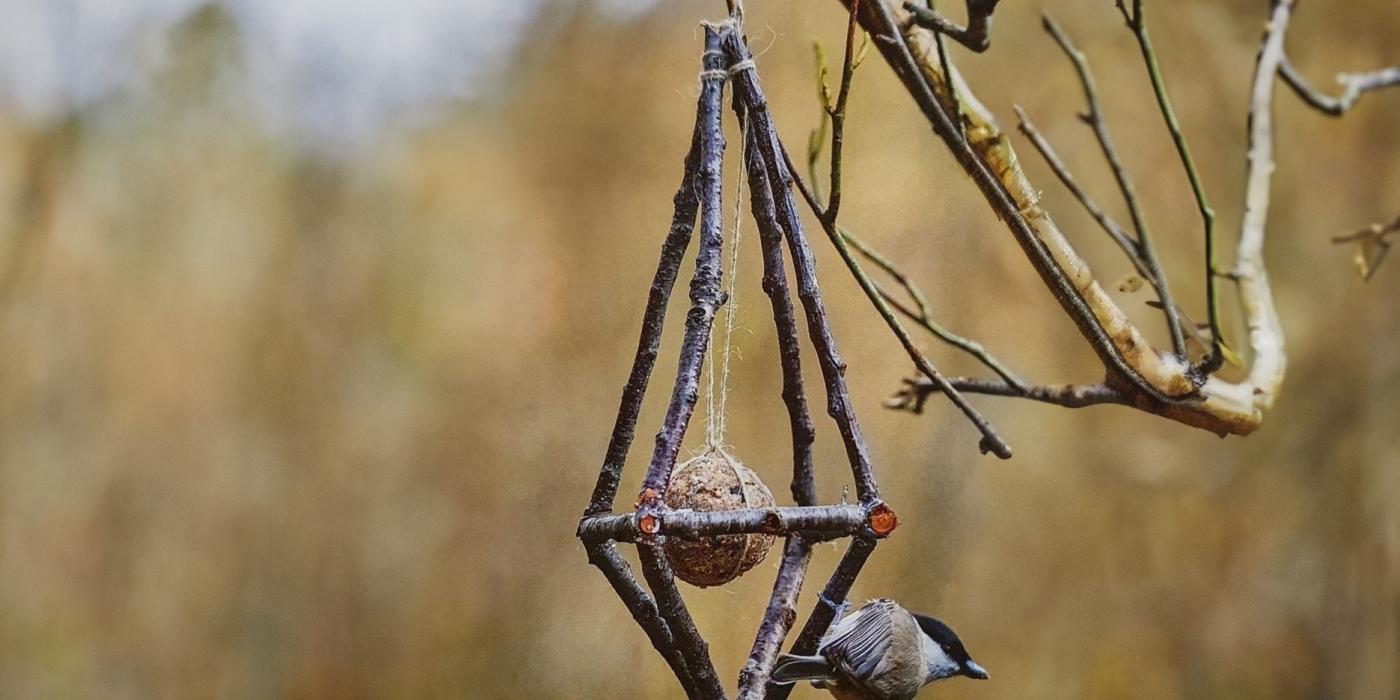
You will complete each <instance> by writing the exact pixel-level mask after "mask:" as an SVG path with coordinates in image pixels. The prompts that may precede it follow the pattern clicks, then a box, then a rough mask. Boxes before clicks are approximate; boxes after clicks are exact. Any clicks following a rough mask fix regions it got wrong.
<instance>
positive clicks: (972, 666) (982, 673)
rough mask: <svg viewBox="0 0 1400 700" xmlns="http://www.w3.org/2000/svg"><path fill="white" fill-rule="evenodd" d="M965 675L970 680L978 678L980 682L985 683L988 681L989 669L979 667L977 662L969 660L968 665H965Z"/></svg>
mask: <svg viewBox="0 0 1400 700" xmlns="http://www.w3.org/2000/svg"><path fill="white" fill-rule="evenodd" d="M963 675H964V676H967V677H968V678H976V679H977V680H979V681H985V680H987V669H985V668H982V667H981V666H978V665H977V662H976V661H973V660H972V659H968V660H967V663H965V664H963Z"/></svg>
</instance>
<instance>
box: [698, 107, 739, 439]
mask: <svg viewBox="0 0 1400 700" xmlns="http://www.w3.org/2000/svg"><path fill="white" fill-rule="evenodd" d="M741 131H742V132H743V146H742V147H741V148H740V158H739V167H738V176H737V178H736V181H737V183H738V184H737V186H736V188H735V190H736V191H735V195H734V197H735V201H734V239H733V242H732V243H731V244H730V246H729V279H728V284H727V288H726V289H725V298H726V300H727V301H726V302H725V305H724V337H723V343H724V349H723V351H722V353H721V355H720V360H719V363H718V364H719V365H720V370H719V391H718V393H717V392H716V391H715V364H716V362H715V343H714V342H711V343H710V344H709V347H708V348H707V349H706V354H707V355H708V357H707V358H706V360H705V364H706V366H707V367H708V372H707V374H706V387H705V393H706V398H705V409H706V417H705V442H706V447H707V448H709V449H712V450H715V449H719V450H722V449H723V447H724V431H725V427H726V418H727V415H728V414H727V413H726V404H727V403H728V400H729V367H730V358H731V357H732V356H733V351H734V318H735V310H736V307H737V301H738V298H737V294H738V277H739V243H740V241H741V240H742V239H743V222H744V182H745V180H746V179H747V178H748V158H747V156H746V153H745V151H746V149H747V145H748V135H749V124H748V119H747V118H744V119H743V121H742V122H741ZM711 332H712V333H713V331H711Z"/></svg>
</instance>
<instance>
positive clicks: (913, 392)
mask: <svg viewBox="0 0 1400 700" xmlns="http://www.w3.org/2000/svg"><path fill="white" fill-rule="evenodd" d="M948 381H949V383H951V384H952V385H953V386H955V387H957V388H958V391H961V392H964V393H968V394H986V395H988V396H1009V397H1013V398H1022V399H1030V400H1032V401H1041V402H1044V403H1052V404H1055V405H1057V406H1064V407H1066V408H1082V407H1084V406H1095V405H1099V404H1106V403H1107V404H1121V405H1131V403H1132V402H1131V401H1129V400H1128V397H1126V396H1124V395H1123V394H1122V393H1120V392H1119V391H1118V390H1117V389H1114V388H1113V387H1111V386H1108V385H1107V384H1045V385H1038V386H1029V387H1026V388H1025V389H1017V388H1016V387H1013V386H1009V385H1007V384H1003V383H1001V382H994V381H989V380H986V379H971V378H967V377H954V378H952V379H950V380H948ZM939 391H940V390H939V388H938V386H937V385H935V384H934V383H933V382H930V381H928V380H927V379H925V378H924V377H915V378H912V379H906V380H904V388H902V389H900V391H899V393H897V394H895V395H894V396H892V397H890V398H889V400H887V401H886V402H885V406H887V407H889V408H897V409H901V410H905V411H910V412H912V413H922V412H923V410H924V402H925V401H927V400H928V397H929V396H931V395H933V394H936V393H938V392H939Z"/></svg>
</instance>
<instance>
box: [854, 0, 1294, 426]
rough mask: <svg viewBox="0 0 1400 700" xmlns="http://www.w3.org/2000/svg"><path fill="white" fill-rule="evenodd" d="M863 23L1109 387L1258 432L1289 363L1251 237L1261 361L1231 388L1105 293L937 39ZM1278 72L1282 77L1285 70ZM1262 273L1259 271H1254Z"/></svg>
mask: <svg viewBox="0 0 1400 700" xmlns="http://www.w3.org/2000/svg"><path fill="white" fill-rule="evenodd" d="M1289 6H1290V7H1291V3H1289ZM859 17H860V21H861V24H862V26H864V27H865V29H866V31H868V32H870V34H871V35H872V36H874V37H875V45H876V46H877V47H878V48H879V49H880V52H881V55H882V56H883V57H884V58H885V60H886V62H887V63H889V64H890V66H891V67H892V68H893V69H894V71H895V73H896V75H898V76H899V78H900V80H901V81H902V82H903V83H904V85H905V87H906V89H908V91H909V93H910V95H911V96H912V97H913V98H914V100H915V102H916V104H918V106H919V108H920V109H921V110H922V111H923V113H924V115H925V116H926V117H927V118H928V120H929V122H930V124H931V125H932V126H933V128H934V131H935V133H937V134H938V136H939V137H940V138H942V139H943V141H944V143H945V145H947V146H948V148H949V149H950V150H951V151H952V153H953V155H954V157H955V158H956V159H957V162H958V163H959V165H961V166H962V167H963V168H964V169H965V170H966V171H967V172H968V174H969V175H970V176H971V177H972V178H973V181H974V182H975V183H976V184H977V185H978V187H979V188H980V189H981V190H982V192H983V194H984V195H985V196H986V197H987V201H988V203H989V204H990V205H991V207H992V209H993V211H994V212H995V213H996V214H997V216H998V217H999V218H1000V219H1002V221H1003V222H1005V223H1006V225H1007V227H1008V228H1009V229H1010V230H1011V233H1012V234H1013V236H1014V237H1015V238H1016V240H1017V242H1018V243H1020V244H1021V246H1022V249H1023V250H1024V251H1025V252H1026V255H1027V258H1028V259H1029V260H1030V262H1031V264H1032V266H1033V267H1034V268H1035V269H1036V271H1037V272H1038V273H1039V274H1040V276H1041V278H1042V280H1044V281H1045V283H1046V285H1047V286H1048V287H1049V288H1050V290H1051V292H1052V293H1053V294H1054V295H1055V298H1056V299H1057V300H1058V301H1059V302H1060V304H1061V306H1062V308H1064V310H1065V311H1066V313H1067V314H1068V315H1069V316H1070V317H1071V318H1072V319H1073V320H1074V321H1075V324H1076V325H1077V326H1078V328H1079V330H1080V332H1081V334H1082V335H1083V336H1084V337H1085V339H1086V340H1087V341H1088V342H1089V344H1090V345H1091V347H1092V348H1093V349H1094V351H1095V353H1096V354H1097V355H1098V356H1099V359H1100V361H1102V362H1103V363H1104V366H1105V369H1106V371H1107V377H1106V381H1105V384H1106V385H1107V386H1109V387H1111V388H1113V390H1114V391H1116V392H1118V393H1120V394H1121V395H1122V396H1123V397H1124V399H1125V401H1126V402H1127V403H1128V404H1129V405H1131V406H1133V407H1135V408H1137V409H1139V410H1143V411H1147V412H1150V413H1154V414H1157V415H1161V416H1164V417H1167V418H1169V419H1171V420H1175V421H1178V422H1181V423H1183V424H1186V425H1191V426H1194V427H1198V428H1203V429H1206V430H1210V431H1212V432H1215V433H1217V434H1221V435H1225V434H1246V433H1249V432H1251V431H1252V430H1254V428H1256V427H1257V426H1258V425H1259V423H1260V421H1261V420H1262V411H1263V410H1264V409H1266V408H1267V407H1268V406H1270V405H1271V404H1272V401H1273V396H1274V395H1275V394H1276V392H1277V388H1278V382H1279V380H1281V377H1282V374H1281V371H1280V370H1281V367H1282V364H1283V362H1284V359H1283V344H1282V332H1281V329H1280V327H1279V324H1278V318H1277V314H1276V313H1274V312H1273V310H1272V309H1273V300H1272V296H1271V295H1270V292H1269V289H1268V285H1267V281H1266V280H1265V279H1264V278H1263V274H1262V270H1263V267H1262V255H1254V251H1253V248H1252V247H1251V246H1252V245H1253V243H1252V239H1246V240H1242V241H1241V248H1240V250H1241V251H1242V252H1243V254H1242V255H1240V256H1239V257H1241V258H1242V259H1243V260H1244V261H1245V264H1244V268H1249V270H1250V272H1249V275H1250V280H1249V282H1247V283H1246V284H1244V285H1242V286H1241V298H1242V300H1243V302H1244V306H1245V315H1246V322H1247V323H1248V324H1249V325H1250V328H1251V334H1250V347H1251V349H1252V350H1253V351H1254V352H1253V354H1254V357H1255V361H1254V363H1253V366H1252V367H1251V372H1250V375H1249V378H1248V379H1247V380H1246V381H1243V382H1227V381H1224V380H1221V379H1220V378H1218V377H1207V376H1202V375H1201V374H1200V373H1198V372H1196V371H1195V370H1194V368H1192V367H1190V366H1189V365H1187V364H1186V363H1185V362H1182V361H1180V360H1179V359H1177V358H1175V357H1173V356H1172V355H1171V354H1166V353H1158V352H1157V351H1156V350H1154V349H1153V348H1152V347H1151V345H1150V344H1149V343H1147V341H1146V339H1145V338H1144V337H1143V336H1142V334H1141V332H1140V331H1139V330H1138V329H1137V328H1136V327H1135V326H1134V325H1133V324H1132V323H1131V322H1130V321H1129V320H1128V318H1127V316H1126V314H1124V313H1123V311H1122V309H1120V308H1119V307H1118V306H1117V304H1116V303H1115V302H1114V301H1113V299H1112V298H1110V297H1109V296H1108V294H1107V293H1106V292H1105V291H1104V289H1103V288H1102V287H1101V286H1100V284H1099V283H1098V281H1097V280H1096V279H1095V278H1094V276H1093V274H1092V273H1091V272H1090V270H1089V268H1088V266H1087V264H1086V263H1085V262H1084V260H1083V258H1082V257H1081V256H1080V255H1079V254H1078V252H1077V251H1075V250H1074V248H1073V246H1072V245H1070V243H1069V242H1068V240H1067V239H1066V238H1065V236H1064V234H1063V233H1062V232H1061V231H1060V230H1059V228H1058V227H1057V226H1055V224H1054V222H1053V221H1052V220H1051V218H1050V216H1049V215H1048V214H1047V213H1046V212H1045V211H1044V210H1043V209H1042V208H1041V207H1040V205H1039V201H1038V195H1037V192H1038V190H1037V189H1036V188H1035V187H1034V186H1032V185H1031V183H1030V182H1029V180H1028V179H1027V178H1026V176H1025V174H1024V173H1023V172H1022V170H1021V168H1020V165H1019V163H1018V161H1017V158H1016V154H1015V151H1014V150H1013V149H1012V148H1011V146H1010V144H1009V143H1008V141H1007V139H1006V138H1005V136H1004V135H1003V134H1002V132H1001V130H1000V129H999V128H998V127H997V126H996V123H995V120H994V119H993V118H992V116H991V114H990V112H989V111H988V110H987V109H986V108H985V107H984V106H983V105H982V104H981V103H980V102H979V101H978V100H977V99H976V96H975V95H974V94H973V93H972V91H971V90H969V89H968V87H967V85H966V84H965V83H963V82H962V81H961V78H960V76H958V75H957V73H956V72H954V73H953V75H952V76H946V77H945V75H944V73H943V72H942V67H941V63H940V62H939V60H938V58H937V50H936V45H935V42H934V39H933V36H932V35H931V34H930V33H929V32H927V31H925V30H922V29H918V28H911V29H910V30H909V31H908V32H907V33H901V32H900V31H899V30H898V26H899V23H898V22H897V21H895V19H894V18H893V16H892V15H891V14H890V12H889V9H888V8H887V7H886V6H885V5H884V4H883V3H880V2H868V3H863V4H862V7H861V11H860V15H859ZM1274 65H1275V70H1276V69H1277V64H1274ZM948 82H951V83H952V84H953V85H955V86H956V89H957V94H958V95H959V97H960V101H961V103H962V105H963V109H964V114H965V121H966V124H967V129H966V136H967V138H966V140H964V139H963V138H962V133H961V132H960V130H958V129H956V128H955V127H954V125H953V124H952V121H951V120H950V119H949V117H948V115H947V113H946V109H945V108H944V105H943V104H942V102H941V101H940V100H938V99H937V98H935V97H934V95H935V94H936V92H939V91H941V90H940V87H941V86H943V85H944V84H945V83H948ZM1260 235H1262V233H1261V234H1260ZM1255 269H1257V270H1259V273H1257V274H1256V273H1254V272H1253V270H1255ZM1246 287H1247V288H1248V289H1247V290H1246Z"/></svg>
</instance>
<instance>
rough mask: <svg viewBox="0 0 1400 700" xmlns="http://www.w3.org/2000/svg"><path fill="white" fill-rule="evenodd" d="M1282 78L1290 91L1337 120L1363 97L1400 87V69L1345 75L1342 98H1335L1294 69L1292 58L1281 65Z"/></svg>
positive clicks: (1392, 68)
mask: <svg viewBox="0 0 1400 700" xmlns="http://www.w3.org/2000/svg"><path fill="white" fill-rule="evenodd" d="M1279 69H1280V74H1281V75H1282V76H1283V80H1284V82H1287V83H1288V87H1291V88H1293V92H1294V94H1296V95H1298V97H1300V98H1302V100H1303V101H1304V102H1306V103H1308V105H1309V106H1311V107H1312V108H1313V109H1316V110H1318V111H1319V112H1322V113H1323V114H1328V115H1331V116H1334V117H1340V116H1342V115H1343V114H1346V113H1347V110H1349V109H1351V108H1352V106H1353V105H1355V104H1356V101H1357V100H1359V99H1361V96H1362V95H1364V94H1366V93H1368V92H1370V91H1372V90H1379V89H1381V88H1385V87H1391V86H1395V85H1400V66H1391V67H1390V68H1382V69H1380V70H1376V71H1371V72H1369V73H1343V74H1341V75H1339V76H1337V82H1339V83H1341V84H1342V94H1341V95H1339V96H1337V97H1331V96H1329V95H1327V94H1325V93H1323V92H1322V91H1321V90H1318V89H1317V88H1315V87H1313V86H1312V84H1311V83H1309V82H1308V79H1307V78H1304V77H1303V74H1302V73H1300V72H1298V69H1297V68H1295V67H1294V66H1293V63H1292V62H1291V61H1289V60H1288V56H1286V55H1285V56H1284V57H1283V62H1282V63H1281V64H1280V65H1279Z"/></svg>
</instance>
